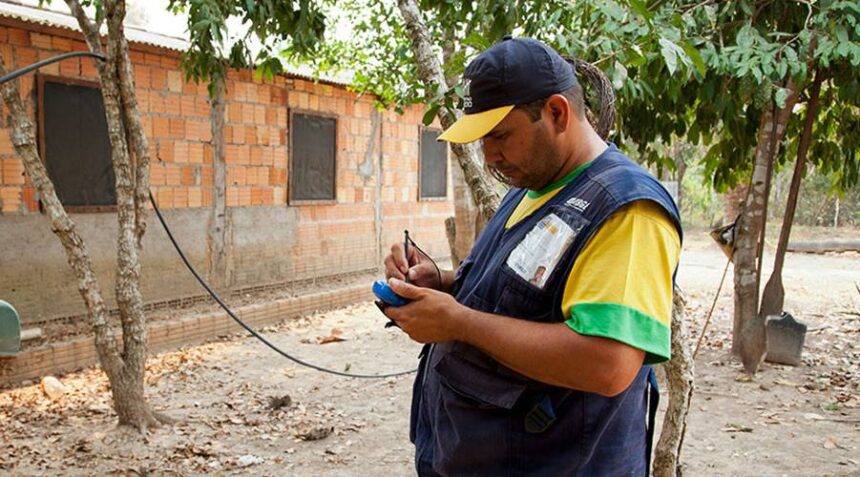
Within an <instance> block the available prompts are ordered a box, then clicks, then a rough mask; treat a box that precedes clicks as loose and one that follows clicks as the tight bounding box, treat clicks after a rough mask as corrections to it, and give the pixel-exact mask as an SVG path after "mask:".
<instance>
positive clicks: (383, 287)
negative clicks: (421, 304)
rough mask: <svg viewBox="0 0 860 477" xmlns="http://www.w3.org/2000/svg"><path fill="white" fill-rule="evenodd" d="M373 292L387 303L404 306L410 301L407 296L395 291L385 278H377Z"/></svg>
mask: <svg viewBox="0 0 860 477" xmlns="http://www.w3.org/2000/svg"><path fill="white" fill-rule="evenodd" d="M373 294H374V295H376V297H377V298H379V299H380V300H382V302H383V303H385V304H386V305H391V306H403V305H406V304H407V303H409V301H407V300H406V299H405V298H403V297H401V296H400V295H398V294H396V293H394V290H392V289H391V287H390V286H388V283H386V282H385V280H376V281H375V282H373Z"/></svg>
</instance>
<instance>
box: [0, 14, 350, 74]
mask: <svg viewBox="0 0 860 477" xmlns="http://www.w3.org/2000/svg"><path fill="white" fill-rule="evenodd" d="M0 17H3V18H13V19H16V20H21V21H24V22H27V23H34V24H37V25H43V26H50V27H55V28H62V29H66V30H71V31H75V32H79V31H81V29H80V27H79V26H78V21H77V19H75V17H73V16H72V15H71V14H68V13H63V12H58V11H55V10H49V9H46V8H39V7H35V6H31V5H24V4H21V3H18V2H14V1H10V0H0ZM105 30H106V28H105V27H103V28H102V34H104V33H105ZM125 35H126V38H128V41H129V42H131V43H138V44H143V45H150V46H156V47H160V48H166V49H168V50H173V51H178V52H182V51H185V50H187V49H188V46H189V42H188V41H187V40H186V39H184V38H180V37H176V36H170V35H165V34H162V33H155V32H151V31H147V30H144V29H142V28H139V27H134V26H131V25H126V27H125ZM284 68H285V69H286V70H287V71H288V75H289V76H294V77H298V78H302V79H306V80H308V81H318V80H321V81H326V82H329V83H334V84H337V85H341V86H349V85H350V84H351V81H350V79H349V78H348V77H347V76H343V77H328V75H325V76H323V77H316V76H313V75H311V74H309V73H308V72H306V71H302V70H305V69H306V68H303V67H299V68H296V67H293V66H288V65H284Z"/></svg>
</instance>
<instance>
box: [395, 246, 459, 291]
mask: <svg viewBox="0 0 860 477" xmlns="http://www.w3.org/2000/svg"><path fill="white" fill-rule="evenodd" d="M384 264H385V278H386V279H389V278H392V277H393V278H396V279H398V280H406V277H407V276H408V280H406V281H408V282H409V283H412V284H413V285H416V286H419V287H424V288H433V289H435V290H441V291H447V288H448V286H446V282H447V281H448V280H446V279H447V278H448V277H447V276H441V277H440V273H441V275H447V274H448V273H450V272H438V271H437V268H436V266H435V265H433V262H432V261H430V259H429V258H427V257H425V256H424V254H422V253H419V252H418V250H416V249H415V247H409V257H406V254H405V253H404V250H403V244H402V243H395V244H394V245H392V246H391V252H390V253H389V254H388V256H387V257H385V262H384Z"/></svg>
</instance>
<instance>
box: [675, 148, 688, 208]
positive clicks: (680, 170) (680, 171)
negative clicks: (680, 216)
mask: <svg viewBox="0 0 860 477" xmlns="http://www.w3.org/2000/svg"><path fill="white" fill-rule="evenodd" d="M672 151H673V154H674V157H673V158H672V160H673V161H674V162H675V181H676V182H677V183H678V196H677V200H676V201H675V202H676V204H675V205H677V206H678V210H681V208H682V202H683V201H684V176H685V175H686V174H687V163H686V162H685V161H684V151H683V148H682V147H673V148H672Z"/></svg>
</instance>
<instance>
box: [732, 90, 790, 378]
mask: <svg viewBox="0 0 860 477" xmlns="http://www.w3.org/2000/svg"><path fill="white" fill-rule="evenodd" d="M786 88H787V89H788V90H789V95H788V98H787V99H786V104H785V107H783V108H781V109H779V110H777V112H776V114H775V115H774V111H773V110H774V109H775V108H770V107H768V108H765V110H764V111H762V116H761V123H760V125H759V129H758V138H757V144H756V150H755V164H754V166H753V173H752V178H751V181H750V185H749V190H748V192H747V198H746V200H745V201H744V205H743V209H742V210H741V214H740V217H739V218H738V224H737V227H736V231H735V242H734V246H735V249H734V256H733V261H734V265H735V267H734V270H735V272H734V285H735V294H734V326H733V331H734V333H733V338H732V351H733V352H736V353H737V354H739V355H740V357H741V361H742V362H743V365H744V370H745V371H746V372H747V373H749V374H753V373H755V372H756V371H757V370H758V367H759V365H760V364H761V361H762V359H763V358H764V354H765V351H766V346H767V336H766V330H765V322H764V319H763V318H762V317H761V316H759V313H758V304H759V272H760V269H759V267H758V260H759V254H760V253H761V251H760V244H761V241H762V239H763V228H764V223H765V220H764V219H765V217H764V213H765V210H766V205H767V200H768V196H767V188H768V183H769V174H770V172H771V163H772V161H773V160H774V157H775V155H776V152H777V149H778V147H777V146H778V144H779V143H780V142H781V140H782V137H783V134H784V133H785V126H786V124H787V123H788V120H789V118H790V117H791V113H792V108H793V107H794V103H795V101H796V100H797V92H796V90H795V85H794V83H793V82H789V84H788V85H787V86H786Z"/></svg>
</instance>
